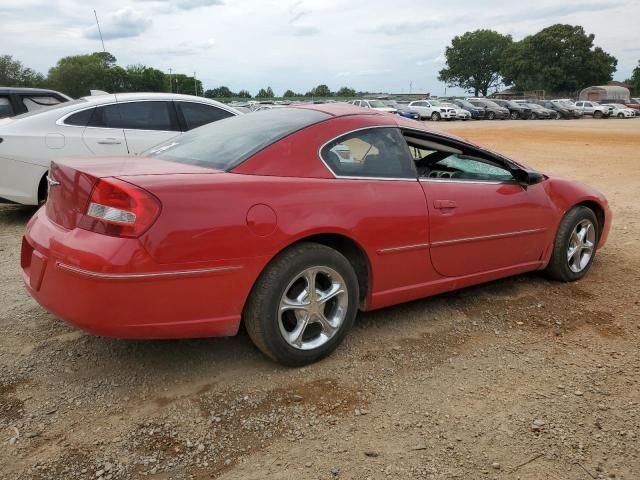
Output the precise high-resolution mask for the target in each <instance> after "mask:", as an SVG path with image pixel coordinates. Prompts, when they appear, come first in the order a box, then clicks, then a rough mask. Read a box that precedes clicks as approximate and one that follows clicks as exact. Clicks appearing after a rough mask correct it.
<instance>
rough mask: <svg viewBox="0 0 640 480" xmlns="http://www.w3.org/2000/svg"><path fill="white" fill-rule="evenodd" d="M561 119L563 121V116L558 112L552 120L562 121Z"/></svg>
mask: <svg viewBox="0 0 640 480" xmlns="http://www.w3.org/2000/svg"><path fill="white" fill-rule="evenodd" d="M561 119H562V114H561V113H559V112H556V114H555V115H554V116H553V118H552V120H561Z"/></svg>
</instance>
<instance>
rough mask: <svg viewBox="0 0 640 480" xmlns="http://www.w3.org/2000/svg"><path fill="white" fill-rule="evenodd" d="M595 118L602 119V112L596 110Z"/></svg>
mask: <svg viewBox="0 0 640 480" xmlns="http://www.w3.org/2000/svg"><path fill="white" fill-rule="evenodd" d="M593 118H602V112H601V111H600V110H596V111H595V112H593Z"/></svg>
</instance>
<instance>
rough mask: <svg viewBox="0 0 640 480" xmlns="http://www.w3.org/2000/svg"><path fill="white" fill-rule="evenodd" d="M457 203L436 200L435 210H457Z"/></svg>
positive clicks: (434, 202) (434, 203)
mask: <svg viewBox="0 0 640 480" xmlns="http://www.w3.org/2000/svg"><path fill="white" fill-rule="evenodd" d="M456 206H457V205H456V202H455V201H453V200H434V201H433V208H437V209H438V210H447V209H450V208H456Z"/></svg>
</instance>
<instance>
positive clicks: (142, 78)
mask: <svg viewBox="0 0 640 480" xmlns="http://www.w3.org/2000/svg"><path fill="white" fill-rule="evenodd" d="M126 83H127V91H128V92H163V91H165V89H166V86H167V80H166V75H165V74H164V72H162V71H161V70H158V69H156V68H151V67H145V66H144V65H140V64H136V65H129V66H127V70H126Z"/></svg>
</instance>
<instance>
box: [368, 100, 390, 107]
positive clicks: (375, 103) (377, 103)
mask: <svg viewBox="0 0 640 480" xmlns="http://www.w3.org/2000/svg"><path fill="white" fill-rule="evenodd" d="M369 105H371V108H386V105H385V104H384V103H382V102H381V101H380V100H369Z"/></svg>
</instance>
